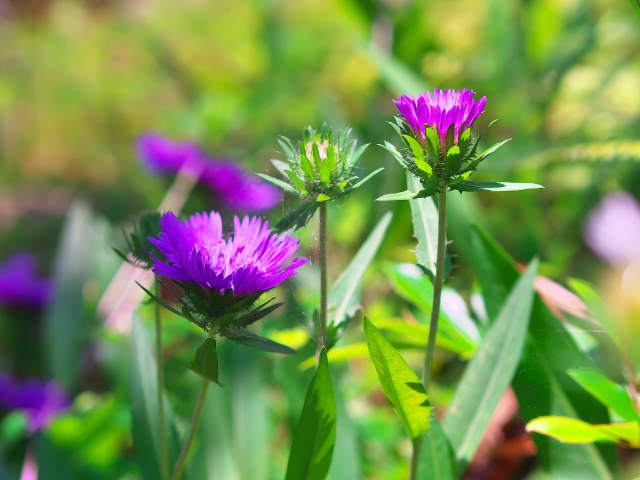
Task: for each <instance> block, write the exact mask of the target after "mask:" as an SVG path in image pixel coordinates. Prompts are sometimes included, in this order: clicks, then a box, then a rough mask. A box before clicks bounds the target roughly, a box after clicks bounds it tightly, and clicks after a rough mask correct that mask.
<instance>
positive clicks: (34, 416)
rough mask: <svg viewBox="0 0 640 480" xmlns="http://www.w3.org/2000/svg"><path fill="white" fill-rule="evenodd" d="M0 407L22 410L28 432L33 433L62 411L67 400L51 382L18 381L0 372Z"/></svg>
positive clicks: (66, 406) (66, 404) (65, 407)
mask: <svg viewBox="0 0 640 480" xmlns="http://www.w3.org/2000/svg"><path fill="white" fill-rule="evenodd" d="M0 407H2V408H5V409H7V410H21V411H23V412H24V413H25V414H26V415H27V419H28V422H29V423H28V427H29V433H35V432H36V431H37V430H40V429H41V428H43V427H45V426H47V425H48V424H49V423H50V422H51V421H52V420H53V419H54V418H55V417H56V416H58V415H59V414H61V413H62V412H64V411H65V410H66V409H67V408H68V407H69V400H68V398H67V397H66V395H65V394H64V393H63V392H62V390H60V388H58V386H57V385H55V384H54V383H53V382H45V381H43V380H36V379H31V380H24V381H20V380H16V379H15V378H13V377H11V376H9V375H4V374H0Z"/></svg>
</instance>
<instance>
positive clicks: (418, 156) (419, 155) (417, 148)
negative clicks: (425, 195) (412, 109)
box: [403, 135, 433, 175]
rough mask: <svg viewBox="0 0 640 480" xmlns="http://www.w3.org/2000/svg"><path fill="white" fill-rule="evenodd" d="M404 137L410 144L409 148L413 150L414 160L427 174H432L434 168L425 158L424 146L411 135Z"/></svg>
mask: <svg viewBox="0 0 640 480" xmlns="http://www.w3.org/2000/svg"><path fill="white" fill-rule="evenodd" d="M403 138H404V139H405V141H406V142H407V145H409V148H410V149H411V151H412V152H413V161H414V163H415V164H416V166H417V167H418V168H419V169H420V170H422V171H423V172H425V173H426V174H427V175H431V174H432V173H433V169H432V168H431V165H429V164H428V163H427V162H426V161H425V158H424V150H423V149H422V146H421V145H420V144H419V143H418V141H417V140H416V139H415V138H413V137H412V136H410V135H403Z"/></svg>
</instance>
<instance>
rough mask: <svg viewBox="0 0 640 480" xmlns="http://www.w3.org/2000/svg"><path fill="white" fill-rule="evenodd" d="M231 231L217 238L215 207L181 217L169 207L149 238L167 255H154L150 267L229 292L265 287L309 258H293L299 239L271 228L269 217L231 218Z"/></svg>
mask: <svg viewBox="0 0 640 480" xmlns="http://www.w3.org/2000/svg"><path fill="white" fill-rule="evenodd" d="M233 223H234V234H233V236H232V237H230V238H229V239H228V240H226V241H225V240H224V239H223V237H222V221H221V219H220V215H219V214H218V213H216V212H211V213H210V214H206V213H202V214H196V215H193V216H191V217H190V218H189V219H188V220H186V221H184V222H183V221H180V220H178V219H177V218H176V216H175V214H173V213H172V212H168V213H166V214H165V215H163V217H162V233H160V235H159V236H158V238H153V237H150V238H149V240H150V241H151V242H152V243H153V244H154V245H155V246H156V247H158V249H159V250H160V251H161V252H162V254H163V255H165V256H166V257H167V260H168V262H163V261H160V260H158V259H156V258H154V261H155V267H154V268H153V271H154V272H155V273H156V274H158V275H162V276H165V277H168V278H172V279H174V280H178V281H181V282H191V283H196V284H198V285H201V286H203V287H205V288H208V289H212V290H214V291H215V292H216V293H218V294H224V293H225V292H226V291H228V290H230V291H231V292H232V294H233V295H242V294H247V293H255V292H260V291H266V290H269V289H271V288H274V287H275V286H276V285H278V284H280V283H282V282H283V281H284V280H286V279H287V278H289V277H291V276H293V275H295V273H296V269H297V268H298V267H300V266H302V265H304V264H305V263H307V262H308V260H307V259H306V258H300V257H298V258H295V259H294V260H293V261H292V262H291V263H290V264H289V265H288V266H286V267H285V266H284V264H285V263H286V262H287V261H288V260H289V258H291V256H292V255H293V254H294V253H295V251H296V250H297V249H298V246H299V244H300V243H299V242H298V240H297V239H296V238H294V237H292V236H290V235H289V234H288V233H285V234H284V235H280V236H279V235H277V234H273V233H271V231H270V230H269V225H268V222H266V221H265V222H263V221H262V220H261V219H260V218H257V217H252V218H249V217H248V216H245V217H244V218H243V219H242V221H240V220H239V219H238V217H234V220H233Z"/></svg>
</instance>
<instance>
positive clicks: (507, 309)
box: [442, 260, 538, 466]
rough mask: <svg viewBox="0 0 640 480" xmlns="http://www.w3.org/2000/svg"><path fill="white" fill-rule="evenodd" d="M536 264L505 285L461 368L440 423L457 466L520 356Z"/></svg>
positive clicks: (468, 456)
mask: <svg viewBox="0 0 640 480" xmlns="http://www.w3.org/2000/svg"><path fill="white" fill-rule="evenodd" d="M537 268H538V262H537V260H533V261H532V262H531V264H530V265H529V267H528V268H527V270H526V271H525V273H524V274H523V275H522V276H521V277H520V279H518V281H517V282H516V285H515V286H514V287H513V289H512V290H511V293H510V294H509V296H508V298H507V301H506V302H505V304H504V306H503V307H502V310H501V311H500V314H499V315H498V318H497V319H496V320H495V322H494V323H493V324H492V326H491V327H490V329H489V331H488V332H487V334H486V336H485V337H484V339H483V341H482V343H481V344H480V346H479V347H478V349H477V350H476V353H475V355H474V356H473V358H472V359H471V362H470V363H469V365H468V366H467V368H466V369H465V372H464V374H463V376H462V379H461V380H460V383H459V384H458V388H457V389H456V392H455V394H454V396H453V399H452V401H451V403H450V405H449V408H448V410H447V414H446V416H445V418H444V421H443V423H442V427H443V429H444V431H445V432H446V434H447V437H448V438H449V440H450V441H451V445H452V447H453V449H454V451H455V452H456V459H457V461H458V462H460V463H461V464H462V466H466V465H467V464H468V463H469V462H471V460H472V459H473V455H474V454H475V452H476V449H477V448H478V445H479V444H480V440H481V439H482V436H483V434H484V431H485V429H486V428H487V425H488V424H489V420H491V416H492V415H493V412H494V411H495V409H496V407H497V406H498V402H499V401H500V399H501V398H502V395H503V394H504V392H505V390H506V389H507V387H508V386H509V384H510V383H511V379H512V378H513V375H514V374H515V371H516V368H517V366H518V362H519V361H520V356H521V354H522V349H523V347H524V341H525V338H526V336H527V328H528V325H529V317H530V316H531V306H532V303H533V294H534V291H533V279H534V278H535V275H536V271H537Z"/></svg>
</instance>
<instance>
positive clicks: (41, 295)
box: [0, 253, 53, 308]
mask: <svg viewBox="0 0 640 480" xmlns="http://www.w3.org/2000/svg"><path fill="white" fill-rule="evenodd" d="M52 296H53V282H52V281H51V280H50V279H48V278H38V276H37V273H36V262H35V260H34V259H33V257H32V256H31V255H29V254H28V253H16V254H15V255H13V256H12V257H10V258H9V259H8V260H7V261H6V262H5V263H3V264H2V265H0V305H6V306H12V307H31V308H43V307H44V306H46V305H47V303H49V301H50V300H51V298H52Z"/></svg>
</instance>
